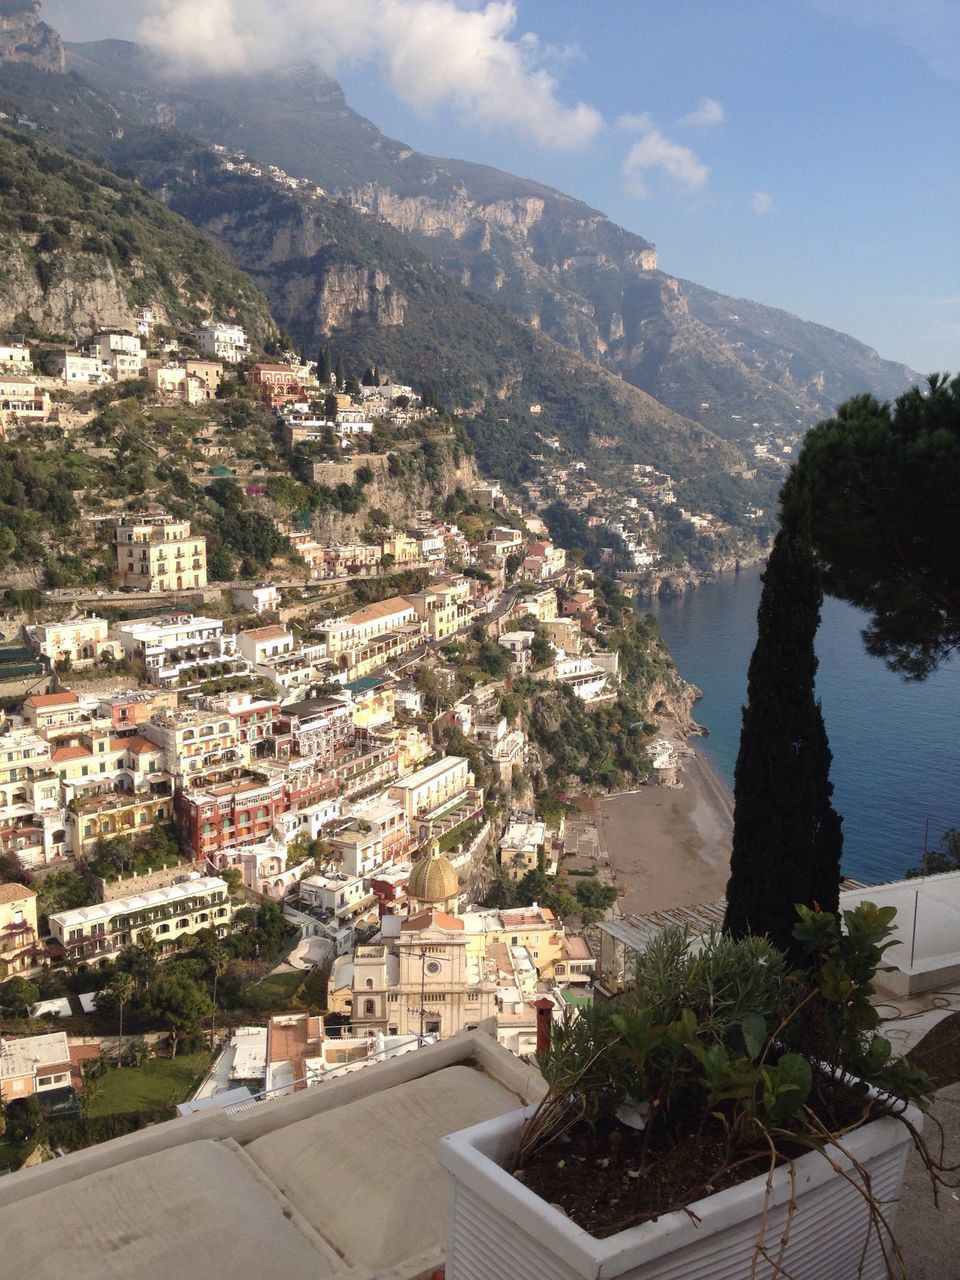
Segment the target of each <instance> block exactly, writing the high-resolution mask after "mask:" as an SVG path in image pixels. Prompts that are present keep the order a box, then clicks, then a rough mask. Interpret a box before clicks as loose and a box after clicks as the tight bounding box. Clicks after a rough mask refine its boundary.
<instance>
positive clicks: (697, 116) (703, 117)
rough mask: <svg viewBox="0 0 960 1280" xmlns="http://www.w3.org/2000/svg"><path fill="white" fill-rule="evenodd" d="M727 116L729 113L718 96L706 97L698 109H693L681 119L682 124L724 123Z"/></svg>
mask: <svg viewBox="0 0 960 1280" xmlns="http://www.w3.org/2000/svg"><path fill="white" fill-rule="evenodd" d="M726 118H727V113H726V112H725V111H724V109H723V107H722V105H721V104H720V103H719V102H718V101H717V100H716V98H704V100H703V101H702V102H701V103H700V105H699V107H697V109H696V111H691V112H690V114H689V115H686V116H684V117H683V118H682V120H680V122H679V123H680V124H689V125H698V126H699V125H714V124H723V122H724V120H726Z"/></svg>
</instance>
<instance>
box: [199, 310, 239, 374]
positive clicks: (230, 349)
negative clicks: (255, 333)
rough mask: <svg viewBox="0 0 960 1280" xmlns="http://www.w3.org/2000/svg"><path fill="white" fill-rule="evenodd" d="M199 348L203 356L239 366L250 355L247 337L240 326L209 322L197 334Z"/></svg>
mask: <svg viewBox="0 0 960 1280" xmlns="http://www.w3.org/2000/svg"><path fill="white" fill-rule="evenodd" d="M197 346H198V348H199V350H200V354H201V355H205V356H210V357H211V358H212V359H214V360H224V361H226V363H227V364H239V363H240V362H241V360H243V359H244V357H246V356H247V355H249V354H250V348H249V347H248V345H247V335H246V333H245V332H244V330H243V329H242V328H241V327H240V325H235V324H218V323H217V322H216V321H214V320H208V321H207V322H206V323H205V324H203V325H201V326H200V329H199V331H198V333H197Z"/></svg>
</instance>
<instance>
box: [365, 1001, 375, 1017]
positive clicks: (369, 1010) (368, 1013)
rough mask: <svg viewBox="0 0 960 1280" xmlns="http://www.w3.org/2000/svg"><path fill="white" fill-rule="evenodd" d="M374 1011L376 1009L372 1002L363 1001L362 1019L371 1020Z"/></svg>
mask: <svg viewBox="0 0 960 1280" xmlns="http://www.w3.org/2000/svg"><path fill="white" fill-rule="evenodd" d="M375 1009H376V1005H375V1004H374V1002H373V1001H372V1000H364V1002H363V1013H364V1017H367V1018H372V1017H373V1014H374V1012H375Z"/></svg>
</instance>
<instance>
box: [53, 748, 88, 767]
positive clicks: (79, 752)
mask: <svg viewBox="0 0 960 1280" xmlns="http://www.w3.org/2000/svg"><path fill="white" fill-rule="evenodd" d="M84 756H91V757H92V756H93V752H92V751H89V750H88V749H87V748H86V747H57V749H56V751H54V753H53V755H52V756H51V757H50V759H51V760H52V761H53V763H54V764H59V763H60V761H62V760H82V759H83V758H84Z"/></svg>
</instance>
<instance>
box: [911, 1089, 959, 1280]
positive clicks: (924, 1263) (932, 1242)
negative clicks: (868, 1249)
mask: <svg viewBox="0 0 960 1280" xmlns="http://www.w3.org/2000/svg"><path fill="white" fill-rule="evenodd" d="M933 1120H938V1121H939V1122H940V1124H941V1125H942V1126H943V1130H944V1135H945V1138H946V1151H947V1155H948V1158H951V1159H952V1160H953V1161H955V1162H956V1161H960V1083H958V1084H951V1085H948V1086H947V1087H946V1088H945V1089H941V1090H940V1092H939V1093H938V1094H937V1095H936V1102H935V1104H934V1107H933V1109H932V1112H931V1114H930V1116H928V1118H927V1122H926V1125H925V1128H924V1134H925V1137H926V1138H927V1141H928V1142H929V1143H930V1145H931V1147H934V1148H936V1146H937V1143H938V1141H939V1140H938V1136H937V1131H936V1127H935V1125H934V1123H933ZM948 1176H949V1179H950V1181H951V1182H954V1183H958V1184H960V1172H957V1173H953V1174H950V1175H948ZM895 1234H896V1237H897V1240H898V1241H899V1244H900V1248H901V1250H902V1253H903V1261H904V1265H905V1267H906V1273H907V1275H908V1276H909V1277H910V1280H960V1187H958V1188H957V1189H952V1190H951V1189H949V1188H944V1187H941V1188H940V1193H939V1205H934V1203H933V1191H932V1189H931V1186H930V1178H929V1175H928V1174H927V1171H926V1169H925V1168H924V1166H923V1163H922V1161H921V1159H920V1157H919V1155H918V1154H917V1152H916V1151H914V1150H912V1149H911V1151H910V1154H909V1155H908V1156H907V1174H906V1178H905V1180H904V1184H903V1199H902V1201H901V1202H900V1207H899V1209H898V1211H897V1225H896V1228H895Z"/></svg>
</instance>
